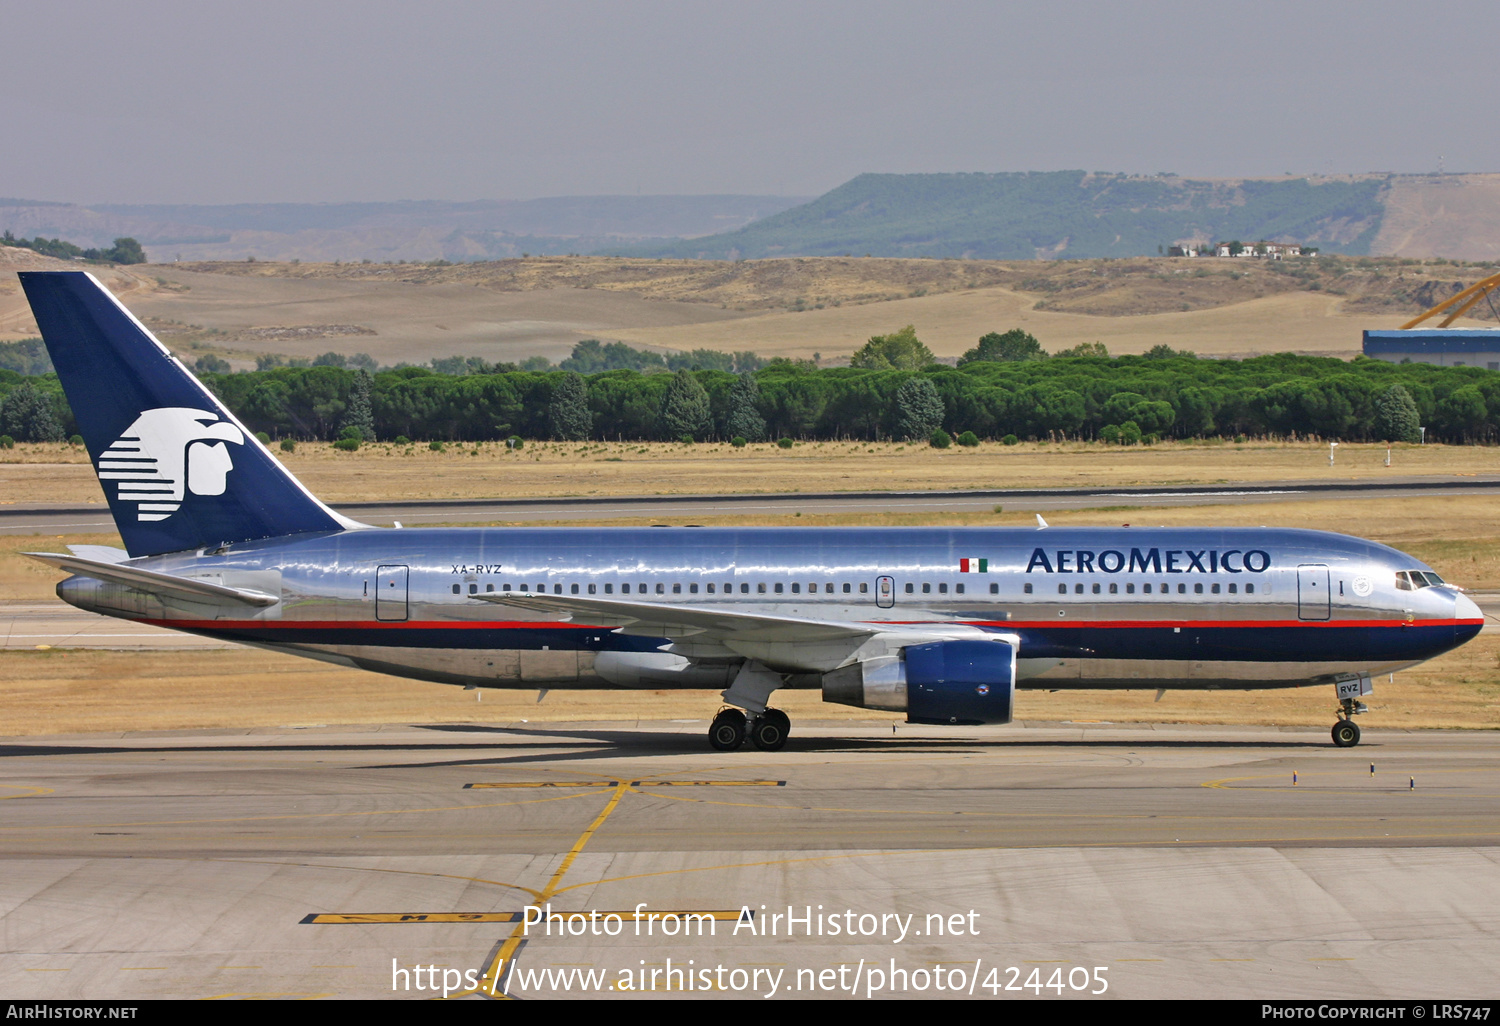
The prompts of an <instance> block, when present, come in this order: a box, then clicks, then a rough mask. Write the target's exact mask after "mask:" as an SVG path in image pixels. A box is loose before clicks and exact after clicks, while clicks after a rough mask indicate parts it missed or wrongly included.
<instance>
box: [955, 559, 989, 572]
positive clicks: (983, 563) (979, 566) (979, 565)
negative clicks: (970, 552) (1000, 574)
mask: <svg viewBox="0 0 1500 1026" xmlns="http://www.w3.org/2000/svg"><path fill="white" fill-rule="evenodd" d="M958 572H959V573H961V574H987V573H989V572H990V561H989V560H987V559H960V560H959V561H958Z"/></svg>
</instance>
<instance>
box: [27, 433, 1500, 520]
mask: <svg viewBox="0 0 1500 1026" xmlns="http://www.w3.org/2000/svg"><path fill="white" fill-rule="evenodd" d="M278 456H279V457H280V458H282V459H283V461H284V462H285V463H286V466H287V467H288V469H290V470H291V471H292V473H294V474H296V475H297V477H298V478H299V479H301V480H302V482H303V483H304V484H306V485H307V486H308V488H310V489H311V490H312V491H313V493H314V494H316V495H317V496H318V497H319V498H321V499H324V500H325V501H327V502H330V503H333V504H335V505H337V504H338V503H341V502H360V501H393V500H418V499H475V498H485V499H488V498H497V497H502V496H503V497H507V498H522V497H562V496H598V497H604V496H611V495H733V494H758V493H767V492H841V491H844V492H847V491H925V490H934V489H936V490H949V489H952V490H968V489H976V488H978V489H991V488H1084V487H1098V486H1108V487H1114V486H1122V487H1123V486H1131V485H1176V484H1221V483H1225V482H1233V481H1237V482H1256V481H1285V480H1296V481H1351V480H1359V481H1375V480H1385V479H1389V478H1393V477H1413V476H1432V475H1438V476H1445V475H1452V476H1455V477H1460V478H1461V477H1465V476H1473V475H1475V474H1495V473H1500V449H1494V448H1488V447H1484V446H1449V445H1428V446H1411V445H1398V446H1396V447H1395V449H1394V450H1393V451H1392V458H1391V466H1389V467H1387V466H1386V465H1385V457H1386V449H1385V447H1384V446H1381V445H1366V444H1354V443H1348V444H1343V445H1340V446H1339V449H1338V455H1337V462H1336V464H1335V465H1334V466H1333V467H1332V468H1330V467H1329V466H1328V447H1327V445H1326V444H1322V443H1315V442H1260V441H1247V442H1243V443H1236V442H1192V441H1183V442H1175V441H1168V442H1162V443H1159V444H1157V445H1154V446H1136V447H1131V448H1121V447H1119V446H1111V445H1107V444H1105V443H1102V442H1063V443H1044V442H1023V443H1021V444H1019V445H1014V446H1006V445H1001V444H1000V443H998V442H985V443H982V444H981V445H979V446H977V447H975V448H972V449H965V448H962V447H958V446H955V447H953V448H951V449H946V450H939V449H933V448H932V447H930V446H928V445H925V444H911V445H908V444H904V443H896V442H868V443H865V442H859V443H855V442H799V443H797V444H796V445H794V446H793V447H792V448H791V449H781V448H778V447H777V446H775V445H772V444H770V443H761V444H757V445H749V446H746V447H745V448H743V449H736V448H734V447H733V446H731V445H728V444H727V443H705V444H699V445H683V444H680V443H677V442H638V443H637V442H632V443H613V442H612V443H602V442H601V443H571V442H569V443H561V442H559V443H554V442H531V443H527V445H526V446H525V447H524V448H522V449H519V450H509V449H506V447H505V446H504V444H503V443H483V444H467V445H457V444H453V445H449V446H447V447H446V448H445V449H444V451H443V452H434V451H432V450H431V449H429V448H428V447H427V446H426V445H423V444H418V445H412V446H404V447H403V446H396V445H392V444H376V445H370V446H365V447H364V448H362V449H360V450H359V451H358V452H355V453H346V452H340V451H338V450H336V449H334V448H333V447H332V446H331V445H329V444H327V443H302V444H299V445H298V446H297V451H296V452H295V453H292V454H289V455H288V454H282V453H280V452H279V451H278ZM103 501H104V496H103V493H102V492H101V491H100V488H99V484H98V482H97V481H96V480H95V478H94V474H93V470H92V468H91V467H90V466H89V462H88V456H87V454H86V453H85V452H84V451H83V449H82V448H81V447H74V446H69V445H66V444H50V445H48V444H20V445H17V446H16V448H14V449H9V450H0V506H4V505H6V504H14V503H25V502H67V503H89V502H97V503H100V504H101V505H102V504H103Z"/></svg>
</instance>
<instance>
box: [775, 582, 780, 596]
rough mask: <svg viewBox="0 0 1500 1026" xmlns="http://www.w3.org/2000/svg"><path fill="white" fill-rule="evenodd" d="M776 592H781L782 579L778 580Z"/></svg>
mask: <svg viewBox="0 0 1500 1026" xmlns="http://www.w3.org/2000/svg"><path fill="white" fill-rule="evenodd" d="M776 594H778V595H780V594H781V582H780V581H777V582H776Z"/></svg>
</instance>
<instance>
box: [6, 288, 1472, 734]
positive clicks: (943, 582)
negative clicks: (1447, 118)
mask: <svg viewBox="0 0 1500 1026" xmlns="http://www.w3.org/2000/svg"><path fill="white" fill-rule="evenodd" d="M20 277H21V281H22V285H23V287H24V288H25V290H26V295H27V298H28V299H29V300H30V302H31V306H32V310H33V311H34V313H35V315H36V320H37V323H38V325H39V326H40V328H41V332H42V336H43V339H44V340H45V342H46V345H47V349H48V352H49V353H50V354H51V357H52V362H53V364H54V366H55V367H56V368H57V372H58V376H59V378H60V379H61V381H62V385H63V388H64V390H65V391H66V393H67V397H68V401H69V403H70V404H71V405H72V408H73V411H74V414H75V417H76V419H77V422H78V426H79V430H80V433H81V434H82V435H83V438H84V441H85V443H86V445H87V446H88V450H89V453H90V456H91V457H92V459H93V461H94V465H95V467H96V469H97V472H98V475H99V479H100V482H101V484H102V486H103V488H104V491H105V495H106V498H107V499H108V502H109V504H110V509H111V512H112V513H113V515H114V518H115V523H116V525H117V526H118V527H119V531H120V536H121V538H122V539H123V542H124V546H125V548H124V549H123V550H121V549H114V548H106V547H103V546H72V547H70V548H71V549H72V551H71V552H70V553H35V554H33V555H35V557H36V558H38V559H41V560H43V561H44V562H47V563H50V564H52V565H54V566H56V567H59V568H62V569H64V570H67V571H69V572H70V573H71V574H72V575H73V576H71V577H69V578H67V579H66V580H64V581H62V582H61V583H60V584H59V585H58V588H57V591H58V595H59V596H61V597H62V598H63V599H65V600H66V601H68V602H70V603H72V604H73V605H75V606H79V607H80V608H83V609H89V610H94V611H97V612H100V613H104V614H106V615H110V616H117V617H124V618H127V619H132V620H139V621H144V622H149V623H154V624H159V625H161V626H164V627H173V628H177V629H179V630H185V631H190V632H193V633H197V634H204V635H209V636H212V637H216V638H222V639H227V640H230V641H240V642H245V643H250V644H255V645H258V646H261V647H269V648H275V649H280V650H282V651H286V652H290V653H295V654H300V655H305V656H310V657H312V658H316V659H322V660H326V661H331V662H336V663H342V664H345V665H348V666H354V667H360V668H363V669H367V670H373V671H376V672H380V673H388V674H395V675H398V676H404V677H413V678H418V679H422V680H433V681H441V682H444V683H449V684H454V685H461V686H465V687H493V688H653V689H661V688H673V687H681V688H703V689H706V688H713V689H715V690H720V691H721V692H722V699H723V707H722V708H721V710H720V711H719V713H718V715H717V716H716V717H715V718H714V720H713V723H712V726H711V728H710V731H709V741H710V743H711V744H712V745H713V746H714V747H715V748H718V749H721V750H729V749H733V748H737V747H739V746H740V745H741V744H742V743H743V742H744V741H745V739H746V738H748V739H749V740H750V741H751V743H752V744H754V745H756V746H757V747H760V748H762V749H768V750H774V749H778V748H780V747H781V746H782V745H783V744H784V743H785V742H786V739H787V736H788V732H789V730H790V722H789V720H788V718H787V716H786V715H785V714H784V713H782V712H780V711H779V710H777V709H775V708H774V707H773V706H772V704H771V703H772V701H773V693H774V692H775V691H777V690H779V689H782V688H815V689H819V690H821V692H822V697H823V699H824V700H825V701H829V702H836V703H841V704H846V705H853V706H860V707H863V708H868V709H879V710H889V711H893V712H904V713H905V715H906V718H907V720H908V721H909V722H914V723H932V724H952V725H973V724H996V723H1007V722H1009V721H1010V720H1011V718H1012V716H1013V715H1014V713H1015V696H1016V690H1017V688H1018V687H1019V688H1022V689H1024V688H1047V689H1059V688H1150V689H1170V688H1209V689H1213V688H1224V689H1235V688H1240V689H1250V688H1285V687H1328V688H1330V689H1331V691H1332V693H1331V694H1330V698H1332V699H1334V700H1336V701H1337V702H1338V709H1339V711H1340V715H1339V716H1338V720H1337V723H1336V725H1335V726H1334V728H1333V739H1334V741H1335V743H1336V744H1339V745H1341V746H1347V745H1352V744H1355V743H1357V741H1358V740H1359V729H1358V727H1357V726H1355V724H1354V722H1353V719H1352V717H1353V716H1354V715H1355V714H1356V713H1358V712H1361V711H1363V708H1364V707H1363V705H1362V704H1361V703H1360V698H1361V696H1363V695H1366V694H1368V693H1369V692H1370V691H1371V688H1372V680H1373V678H1375V677H1376V676H1379V675H1382V674H1388V673H1393V672H1395V671H1397V670H1401V669H1404V668H1406V667H1409V666H1412V665H1413V664H1415V663H1419V662H1421V661H1423V660H1425V659H1430V658H1432V657H1433V656H1436V655H1438V654H1440V653H1442V652H1446V651H1448V650H1449V649H1452V648H1454V647H1455V646H1457V645H1461V644H1463V643H1464V642H1465V641H1467V640H1469V639H1470V638H1472V637H1473V636H1474V635H1475V634H1477V633H1478V632H1479V630H1480V627H1481V626H1482V623H1483V619H1482V615H1481V613H1480V611H1479V609H1478V608H1477V607H1476V606H1475V605H1474V603H1473V602H1471V601H1470V600H1469V599H1468V598H1466V597H1465V596H1464V595H1463V594H1461V593H1460V592H1459V591H1458V590H1456V589H1455V588H1453V587H1451V586H1449V585H1447V584H1445V583H1444V582H1443V581H1441V580H1440V579H1439V578H1438V577H1437V575H1436V574H1434V573H1433V572H1432V571H1431V570H1430V569H1429V568H1428V567H1426V566H1424V565H1423V564H1422V563H1420V562H1419V561H1417V560H1415V559H1413V558H1412V557H1410V556H1407V555H1405V554H1404V553H1401V552H1398V551H1396V550H1395V549H1391V548H1388V547H1386V546H1384V545H1380V544H1377V543H1375V542H1371V541H1365V540H1362V539H1360V538H1354V537H1349V536H1347V535H1339V534H1328V533H1323V532H1317V531H1302V530H1276V529H1264V528H1263V529H1258V530H1247V529H1230V528H1224V529H1197V528H1194V529H1187V528H1179V529H1144V528H1138V527H1137V528H1113V529H1094V528H1047V527H1045V526H1044V525H1039V526H1038V527H1037V528H1036V529H1031V528H994V529H989V528H963V529H936V528H884V529H873V528H731V529H718V528H715V529H706V528H670V529H633V528H618V529H600V528H593V527H590V528H587V529H575V528H544V529H520V528H481V529H407V530H402V529H384V528H372V527H368V526H366V525H363V524H359V523H356V522H354V521H351V520H349V519H347V518H345V517H343V516H341V515H339V514H338V513H336V512H334V511H333V510H331V509H329V508H328V507H327V506H325V505H324V504H323V503H321V502H319V501H318V500H317V499H316V498H315V497H313V496H312V495H311V494H310V493H308V492H307V490H306V489H304V488H303V487H302V485H301V484H300V483H299V482H298V481H297V480H296V479H295V478H293V477H292V476H291V474H289V473H288V472H287V471H286V470H285V469H284V468H283V467H282V466H281V465H280V463H278V462H277V460H276V459H275V457H273V456H272V455H271V454H270V452H268V451H267V450H266V448H265V447H264V446H263V445H261V444H260V442H258V441H257V440H256V438H255V436H254V435H252V434H251V433H250V432H248V431H247V430H246V429H245V428H244V426H243V425H242V424H240V422H239V421H238V420H236V419H235V417H234V416H233V414H231V413H230V412H229V411H228V410H226V409H225V408H224V407H223V406H222V405H221V404H220V403H219V402H218V400H217V399H215V398H214V396H213V395H212V394H211V393H209V392H208V391H207V390H206V389H205V388H204V387H203V386H202V385H201V384H199V383H198V381H197V380H196V379H195V378H194V377H193V376H192V375H191V374H190V373H189V372H188V371H187V369H186V368H184V367H183V366H182V364H181V363H179V362H178V361H177V360H176V359H174V358H173V357H172V356H171V354H170V353H168V352H167V350H166V349H165V348H164V347H163V346H162V345H161V344H160V343H159V342H158V341H157V340H156V339H155V338H153V337H152V336H151V334H150V332H148V331H147V330H146V328H145V327H144V326H142V325H141V323H140V322H139V321H138V320H136V319H135V317H133V316H132V315H131V314H130V313H129V311H127V310H126V309H125V308H124V307H123V306H122V305H121V304H120V303H119V302H118V301H117V300H115V299H114V297H113V296H111V295H110V294H109V292H108V291H107V290H105V289H104V288H103V287H102V286H100V285H99V283H98V282H97V281H96V280H95V279H94V278H93V277H92V276H91V275H89V274H87V273H83V272H75V271H63V272H22V273H21V275H20Z"/></svg>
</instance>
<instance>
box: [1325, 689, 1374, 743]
mask: <svg viewBox="0 0 1500 1026" xmlns="http://www.w3.org/2000/svg"><path fill="white" fill-rule="evenodd" d="M1369 711H1370V707H1369V706H1367V705H1365V704H1364V703H1363V702H1361V701H1359V700H1358V699H1356V698H1351V697H1344V698H1341V699H1339V721H1338V722H1337V723H1335V724H1334V725H1333V743H1334V744H1335V745H1337V746H1338V747H1339V748H1353V747H1354V746H1355V745H1357V744H1359V724H1357V723H1355V722H1354V717H1355V716H1358V715H1359V714H1360V713H1362V712H1369Z"/></svg>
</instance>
